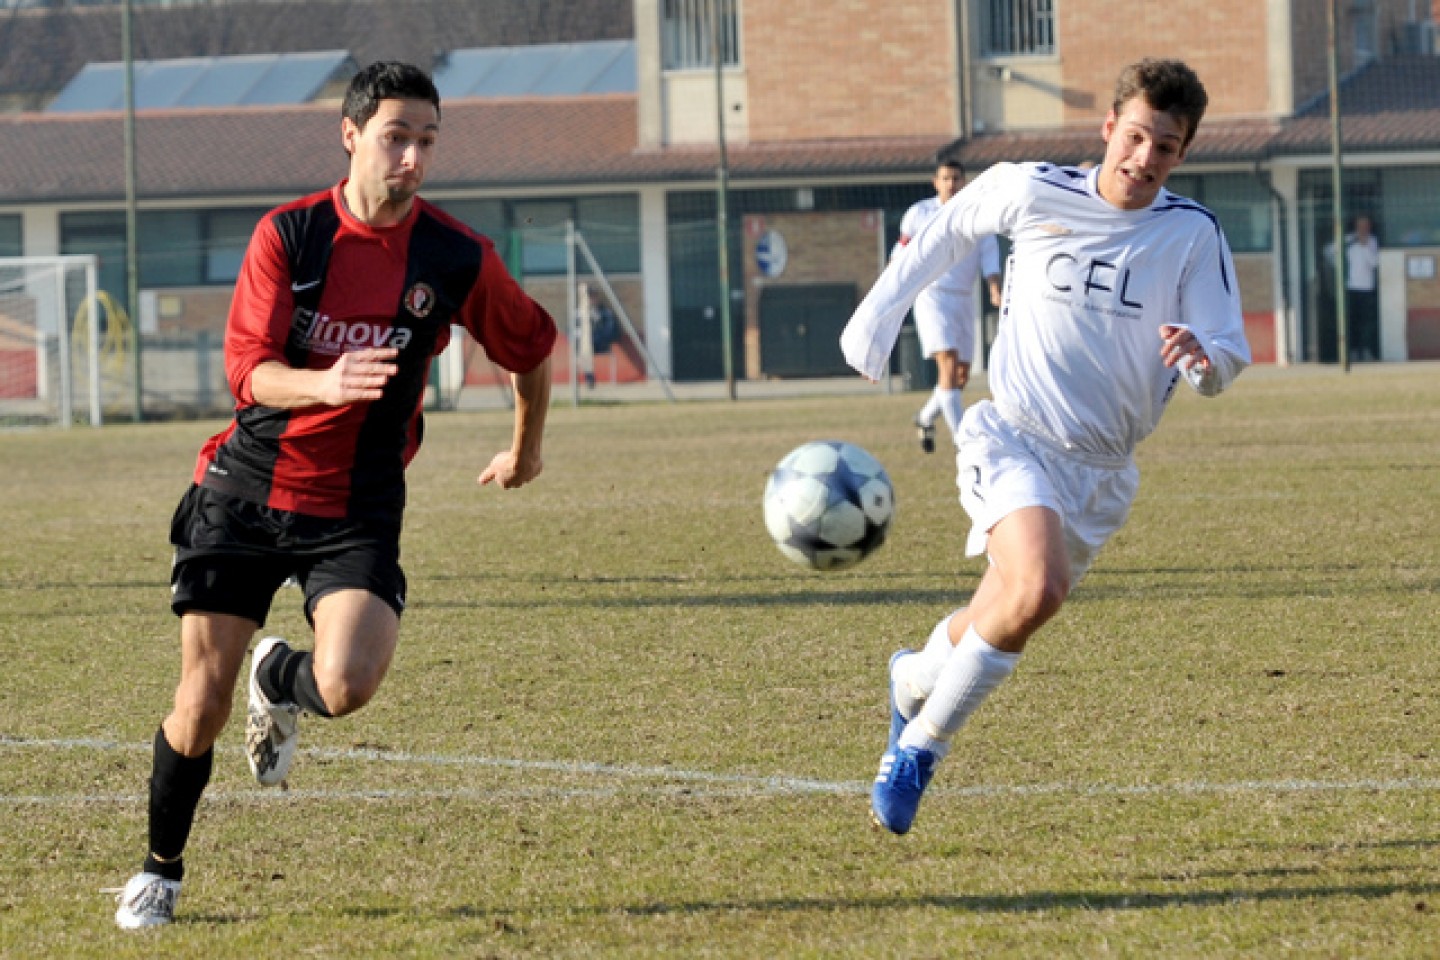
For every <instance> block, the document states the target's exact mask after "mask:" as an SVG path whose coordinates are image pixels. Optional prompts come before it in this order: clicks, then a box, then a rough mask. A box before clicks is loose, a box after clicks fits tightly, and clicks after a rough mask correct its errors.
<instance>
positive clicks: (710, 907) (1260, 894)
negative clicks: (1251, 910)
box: [594, 883, 1440, 917]
mask: <svg viewBox="0 0 1440 960" xmlns="http://www.w3.org/2000/svg"><path fill="white" fill-rule="evenodd" d="M1437 893H1440V883H1385V884H1381V883H1376V884H1346V885H1336V886H1326V885H1321V886H1313V887H1307V886H1292V887H1280V888H1276V889H1263V890H1244V889H1239V888H1231V889H1227V890H1201V891H1193V892H1184V891H1177V892H1159V891H1155V892H1144V891H1138V892H1132V893H1085V892H1072V893H1058V892H1047V891H1037V892H1035V893H1029V894H1017V895H1014V896H1001V895H986V894H953V895H950V894H922V895H919V896H914V897H899V896H896V897H873V898H865V897H856V898H839V899H836V898H822V899H815V900H805V899H799V898H782V899H776V900H752V901H747V900H721V901H713V902H712V901H697V902H692V903H683V902H679V903H654V904H643V905H638V906H623V907H617V908H614V911H613V912H617V913H621V914H624V915H626V916H639V917H648V916H667V915H672V914H673V915H678V916H695V915H700V914H706V913H712V912H716V913H732V912H735V911H757V912H761V913H774V912H788V911H803V910H815V911H819V912H822V913H831V912H834V911H836V910H867V911H869V910H909V909H915V908H940V909H944V910H964V911H966V912H968V913H1039V912H1051V911H1055V910H1083V911H1085V912H1087V913H1094V912H1096V911H1101V910H1106V911H1121V910H1165V909H1169V908H1172V907H1217V906H1228V905H1231V904H1235V903H1276V902H1304V901H1310V900H1329V899H1334V898H1354V897H1358V898H1361V899H1365V900H1383V899H1386V898H1388V897H1393V896H1396V895H1404V896H1407V897H1422V896H1433V895H1435V894H1437ZM1422 909H1423V908H1422ZM594 912H596V913H608V912H611V911H608V910H605V909H603V908H596V909H595V911H594Z"/></svg>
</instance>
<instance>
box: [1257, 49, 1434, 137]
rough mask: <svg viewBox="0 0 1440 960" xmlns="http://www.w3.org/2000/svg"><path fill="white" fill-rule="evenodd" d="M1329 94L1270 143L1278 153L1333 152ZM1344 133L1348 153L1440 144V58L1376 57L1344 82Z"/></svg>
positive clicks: (1341, 122) (1285, 127) (1296, 118)
mask: <svg viewBox="0 0 1440 960" xmlns="http://www.w3.org/2000/svg"><path fill="white" fill-rule="evenodd" d="M1330 135H1331V126H1330V97H1329V94H1328V93H1327V94H1325V95H1324V96H1321V97H1318V98H1316V99H1315V101H1314V102H1313V103H1310V104H1307V105H1306V106H1305V107H1304V108H1302V109H1301V110H1300V111H1299V112H1297V114H1296V116H1295V118H1294V119H1292V120H1290V121H1289V122H1287V123H1286V124H1285V126H1284V128H1283V129H1282V130H1281V131H1279V132H1278V133H1277V134H1276V136H1275V138H1274V140H1273V141H1272V142H1271V149H1272V150H1273V151H1275V152H1277V153H1289V154H1298V153H1328V152H1329V151H1330ZM1340 137H1341V141H1342V143H1343V144H1344V145H1345V149H1346V150H1347V151H1349V152H1365V151H1370V152H1374V151H1379V150H1385V151H1393V150H1433V149H1435V148H1436V145H1437V144H1440V57H1433V56H1418V55H1416V56H1396V57H1390V58H1387V59H1385V60H1377V61H1375V62H1373V63H1371V64H1369V65H1368V66H1366V67H1365V68H1363V69H1361V70H1359V71H1357V72H1356V73H1355V74H1354V75H1352V76H1350V77H1347V78H1346V79H1345V82H1344V83H1343V84H1342V85H1341V86H1340Z"/></svg>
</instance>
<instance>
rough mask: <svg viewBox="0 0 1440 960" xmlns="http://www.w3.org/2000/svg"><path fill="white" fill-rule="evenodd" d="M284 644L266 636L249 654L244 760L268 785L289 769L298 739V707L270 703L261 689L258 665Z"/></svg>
mask: <svg viewBox="0 0 1440 960" xmlns="http://www.w3.org/2000/svg"><path fill="white" fill-rule="evenodd" d="M281 646H287V644H286V643H285V641H284V640H282V639H280V638H279V637H266V638H265V639H264V640H261V641H260V645H259V646H257V647H256V648H255V652H254V653H253V654H251V656H250V704H249V709H248V710H246V712H245V759H246V760H248V761H249V762H250V772H251V773H253V774H254V775H255V779H256V780H258V781H260V783H261V784H263V785H265V786H267V787H269V786H274V785H275V784H277V783H280V782H281V781H282V780H284V779H285V775H286V774H287V773H289V772H290V764H291V762H292V761H294V759H295V745H296V744H297V743H298V742H299V740H300V707H299V706H298V705H297V704H294V703H271V702H270V699H269V698H268V697H266V696H265V691H263V690H261V689H260V682H259V671H260V664H262V663H264V662H265V658H266V657H268V656H270V653H271V652H272V651H273V650H274V649H275V648H276V647H281Z"/></svg>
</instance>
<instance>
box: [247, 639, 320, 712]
mask: <svg viewBox="0 0 1440 960" xmlns="http://www.w3.org/2000/svg"><path fill="white" fill-rule="evenodd" d="M314 663H315V655H314V654H312V653H310V652H309V651H308V650H306V651H300V650H292V649H290V648H289V647H279V648H277V649H276V650H275V652H274V653H272V654H270V656H268V657H266V658H265V662H264V663H263V664H261V670H260V673H259V676H258V678H257V682H258V683H259V684H260V690H261V692H263V693H264V694H265V696H266V697H268V698H270V702H271V703H296V704H299V705H300V709H302V710H304V711H305V712H306V713H313V714H315V716H317V717H328V716H330V715H331V714H330V708H329V707H327V706H325V699H324V698H323V697H321V696H320V688H319V687H318V686H316V684H315V673H314V669H313V667H314Z"/></svg>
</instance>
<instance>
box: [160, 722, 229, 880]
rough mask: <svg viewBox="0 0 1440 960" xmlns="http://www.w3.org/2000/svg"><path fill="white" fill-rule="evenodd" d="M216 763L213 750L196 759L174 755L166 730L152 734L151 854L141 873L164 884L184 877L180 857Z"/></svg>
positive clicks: (162, 729) (183, 867) (183, 864)
mask: <svg viewBox="0 0 1440 960" xmlns="http://www.w3.org/2000/svg"><path fill="white" fill-rule="evenodd" d="M214 759H215V750H214V748H213V747H212V748H211V749H209V750H206V751H205V752H204V753H202V754H201V755H200V756H198V757H185V756H181V755H180V754H178V753H176V752H175V748H174V747H172V746H170V741H169V740H166V739H165V729H164V728H163V727H162V728H160V729H159V730H157V731H156V732H155V754H154V758H153V760H152V761H151V770H150V853H149V855H148V856H147V857H146V858H145V866H144V869H145V870H146V871H148V872H150V873H158V874H159V875H160V876H162V877H164V878H165V879H167V880H180V879H181V878H182V877H183V876H184V874H185V862H184V860H183V859H182V854H183V853H184V852H185V843H186V841H188V840H189V839H190V827H191V826H192V825H193V824H194V823H195V808H196V806H198V805H199V803H200V795H201V794H202V793H204V792H205V785H206V784H208V783H209V782H210V769H211V766H212V765H213V761H214Z"/></svg>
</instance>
